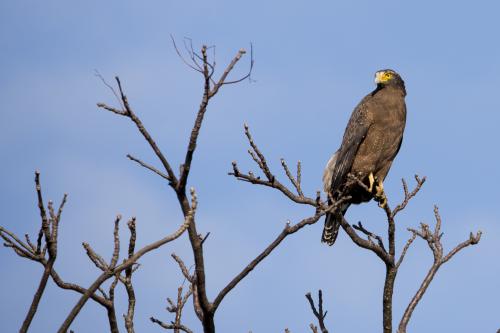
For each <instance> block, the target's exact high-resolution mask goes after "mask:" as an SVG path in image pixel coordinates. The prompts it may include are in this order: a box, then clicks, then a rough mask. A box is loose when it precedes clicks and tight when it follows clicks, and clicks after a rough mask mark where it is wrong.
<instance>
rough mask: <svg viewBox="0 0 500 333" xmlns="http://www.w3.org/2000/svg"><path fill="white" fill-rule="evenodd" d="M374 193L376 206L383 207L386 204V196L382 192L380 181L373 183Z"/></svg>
mask: <svg viewBox="0 0 500 333" xmlns="http://www.w3.org/2000/svg"><path fill="white" fill-rule="evenodd" d="M375 190H376V193H375V195H374V197H375V200H376V201H378V206H379V207H381V208H384V207H385V206H386V205H387V197H386V195H385V192H384V183H383V182H382V181H379V180H377V184H376V185H375Z"/></svg>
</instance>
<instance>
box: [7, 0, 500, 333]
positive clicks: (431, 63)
mask: <svg viewBox="0 0 500 333" xmlns="http://www.w3.org/2000/svg"><path fill="white" fill-rule="evenodd" d="M499 10H500V6H499V5H498V3H496V2H495V1H475V2H474V3H473V2H470V1H453V2H452V1H440V2H436V1H418V2H416V1H413V2H403V1H395V0H394V1H377V2H374V1H368V0H367V1H342V2H339V1H314V2H299V1H297V2H290V1H286V2H285V1H274V2H266V1H253V2H245V3H243V2H236V3H235V2H234V1H214V2H195V1H182V2H175V3H174V2H170V1H148V2H133V1H107V2H106V3H103V2H102V1H85V2H78V3H77V2H67V1H44V2H38V1H7V0H6V1H2V2H1V3H0V45H1V49H2V52H0V69H1V73H2V74H1V75H0V153H1V155H2V156H3V159H2V163H1V164H0V175H1V184H2V188H1V190H0V202H1V207H2V212H3V218H2V222H1V225H3V226H5V227H7V228H9V229H11V230H13V231H15V232H17V233H18V234H20V235H22V234H24V233H30V234H32V235H33V234H35V233H36V231H37V227H38V225H39V216H38V212H37V209H36V197H35V192H34V186H33V172H34V170H35V169H39V170H40V171H41V172H42V182H43V185H44V190H45V197H46V199H48V198H51V199H53V200H59V199H60V197H62V194H63V193H64V192H68V193H69V201H68V204H67V207H66V210H65V212H64V215H63V221H62V224H61V230H60V237H59V238H60V244H59V245H60V252H59V257H58V260H57V263H56V268H57V270H58V271H59V272H60V274H61V276H62V277H63V278H64V279H65V280H67V281H71V282H78V283H80V284H82V285H84V286H87V285H89V284H90V283H91V282H92V281H93V279H94V278H95V276H96V275H97V274H98V272H97V271H96V269H95V267H94V266H93V265H92V264H91V263H90V261H89V260H88V259H87V258H86V256H85V254H84V251H83V249H82V247H81V243H82V242H83V241H86V242H89V243H90V244H92V245H93V246H94V248H95V249H96V250H97V251H99V252H100V253H102V254H103V255H106V256H109V254H110V253H111V247H112V224H113V219H114V216H115V215H116V214H117V213H121V214H123V216H124V218H129V217H130V216H137V226H138V244H139V245H144V244H147V243H149V242H151V241H153V240H156V239H157V237H158V235H161V234H164V233H166V232H169V231H170V230H173V229H174V228H175V226H176V225H177V224H178V223H180V221H181V214H180V211H179V208H178V205H177V203H176V199H175V197H174V195H173V193H172V192H171V190H170V189H169V188H168V187H167V186H165V184H164V183H163V182H162V181H161V179H159V178H157V177H155V176H154V175H152V174H150V173H148V172H147V171H146V170H142V169H141V168H138V167H137V166H136V165H134V164H132V163H131V162H130V161H128V160H127V159H126V158H125V155H126V154H127V153H131V154H134V155H136V156H138V157H140V158H143V159H144V160H146V161H151V162H155V163H156V161H155V160H154V156H153V154H152V153H151V151H150V149H149V147H148V146H147V145H146V143H145V142H144V140H143V139H142V138H141V137H140V135H139V134H138V133H137V131H136V129H135V128H134V127H133V126H132V124H131V123H130V122H129V121H127V120H126V119H124V118H120V117H117V116H115V115H112V114H109V113H105V112H103V111H101V110H98V109H97V108H96V106H95V104H96V103H97V102H107V103H110V104H111V103H114V98H113V96H112V95H111V94H110V92H109V91H108V90H107V88H106V87H104V86H103V85H102V83H101V82H100V81H99V79H98V78H96V77H95V75H94V71H95V70H98V71H99V72H100V73H101V74H102V75H103V76H105V77H106V78H108V79H109V80H110V81H111V80H112V78H113V76H114V75H119V76H120V77H121V79H122V82H123V84H124V86H125V89H126V92H127V94H128V97H129V99H130V102H131V104H132V106H133V107H134V109H135V111H136V113H137V114H138V115H140V117H141V118H142V119H143V121H144V123H145V124H146V126H147V127H148V128H149V129H150V132H151V133H152V134H153V135H154V137H155V138H156V140H157V142H158V143H159V144H160V146H161V148H162V149H163V150H164V151H165V153H166V155H167V156H168V158H169V159H170V160H171V162H172V164H173V165H175V166H177V165H178V164H179V163H180V161H181V159H182V156H183V154H184V151H185V148H186V145H187V139H188V134H189V131H190V128H191V126H192V123H193V121H194V117H195V112H196V109H197V106H198V105H199V101H200V98H201V93H202V81H201V77H200V76H199V75H198V74H197V73H194V72H192V71H191V70H189V69H188V68H187V67H185V66H184V65H183V64H182V62H181V61H180V60H179V58H178V57H177V55H176V54H175V51H174V49H173V47H172V44H171V42H170V37H169V35H170V34H172V35H173V36H175V37H176V38H177V39H179V40H182V38H183V37H184V36H186V37H190V38H192V40H193V41H194V43H195V45H201V44H202V43H206V44H207V45H217V49H216V56H217V62H218V64H219V66H220V67H219V68H222V67H223V66H224V64H225V63H226V62H227V61H229V60H230V59H231V58H232V56H233V55H234V54H235V53H236V51H237V50H238V49H239V48H241V47H245V48H248V46H249V44H250V42H252V43H253V45H254V52H255V68H254V73H253V79H254V80H255V82H253V83H248V82H243V83H241V84H239V85H233V86H227V87H224V89H223V90H222V91H221V92H220V94H219V95H218V96H217V97H216V98H214V100H213V101H212V103H211V104H210V107H209V110H208V113H207V117H206V122H205V124H204V127H203V129H202V132H201V136H200V143H199V145H198V150H197V152H196V155H195V159H194V166H193V170H192V175H191V178H190V183H189V185H190V186H194V187H196V189H197V191H198V196H199V200H200V204H199V212H198V228H199V229H200V230H201V231H203V232H207V231H210V232H211V236H210V238H209V239H208V240H207V243H206V261H207V274H208V290H209V296H210V297H212V298H213V297H214V296H215V295H216V292H217V291H218V290H220V288H221V287H223V286H224V285H225V284H226V283H227V282H228V281H229V280H230V279H231V278H232V277H233V276H234V275H235V274H237V273H238V272H239V271H240V270H241V269H242V268H243V267H244V266H245V265H246V264H247V263H248V262H249V261H250V260H251V259H253V257H255V256H256V255H257V254H258V253H259V252H260V251H261V250H262V249H263V248H264V247H265V246H266V245H267V244H268V243H269V242H270V241H271V240H272V239H274V237H275V236H276V235H277V234H278V233H279V232H280V231H281V229H282V227H283V225H284V223H285V221H286V220H288V219H290V220H291V221H294V222H296V221H298V220H300V219H301V218H303V217H306V216H308V214H311V213H312V212H311V211H310V210H308V209H306V208H304V207H297V206H295V205H293V204H291V203H290V202H288V201H287V200H286V199H285V198H284V197H282V196H280V195H279V194H278V193H275V192H273V191H271V190H269V189H265V188H257V187H255V186H250V185H248V184H244V183H238V182H236V181H235V180H234V179H232V178H230V177H228V176H227V175H226V173H227V171H229V170H230V165H231V161H232V160H238V161H239V164H240V167H241V169H242V170H250V169H253V170H254V171H255V166H254V165H252V163H251V160H250V159H249V157H248V156H247V154H246V149H247V146H246V142H245V138H244V135H243V130H242V128H243V126H242V125H243V123H244V122H247V123H248V124H249V125H250V127H251V129H252V132H253V134H254V137H255V140H256V141H257V142H258V143H259V144H260V147H261V148H262V150H263V151H264V152H265V154H266V156H267V157H268V160H269V162H270V164H271V166H272V168H273V169H274V171H275V172H276V173H277V174H279V173H280V164H279V159H280V158H281V157H284V158H286V159H287V160H288V161H289V163H290V164H294V163H295V161H296V160H299V159H300V160H301V161H302V164H303V183H304V185H303V187H304V190H305V191H306V192H307V193H309V194H310V195H312V194H313V193H314V192H315V190H317V189H319V188H320V186H321V184H320V182H321V174H322V169H323V167H324V165H325V163H326V161H327V160H328V157H329V155H330V154H331V153H333V152H334V151H335V150H336V149H337V148H338V145H339V143H340V140H341V137H342V134H343V130H344V127H345V124H346V122H347V119H348V117H349V115H350V113H351V110H352V109H353V107H354V106H355V105H356V103H357V102H358V101H359V100H360V99H361V98H362V97H363V96H364V95H365V94H367V93H368V92H370V91H371V90H372V89H373V73H374V72H375V71H376V70H378V69H381V68H393V69H396V70H397V71H398V72H399V73H400V74H401V75H402V76H403V78H404V79H405V81H406V86H407V90H408V96H407V106H408V121H407V127H406V132H405V139H404V142H403V146H402V149H401V152H400V154H399V155H398V157H397V159H396V161H395V163H394V165H393V167H392V170H391V172H390V174H389V176H388V179H387V180H386V190H387V192H388V195H389V200H390V202H392V203H394V202H397V201H398V200H399V198H400V197H401V186H400V179H401V178H402V177H405V178H406V179H407V180H409V181H411V180H412V178H413V175H414V174H415V173H418V174H420V175H426V176H427V177H428V183H427V184H426V185H425V186H424V189H423V190H422V192H421V193H420V194H419V195H418V197H417V198H416V199H415V200H414V202H412V204H411V206H410V207H409V208H408V209H407V210H406V211H405V212H404V213H402V214H401V216H400V218H399V220H398V239H397V241H398V248H399V249H401V247H402V244H404V242H405V240H406V239H407V237H408V236H409V235H408V234H407V232H406V228H407V227H410V226H417V225H418V223H419V222H421V221H426V222H428V223H432V222H433V213H432V207H433V204H438V205H439V207H440V209H441V214H442V217H443V223H444V225H443V230H444V232H445V235H444V243H445V246H448V248H449V247H450V246H452V245H453V246H454V245H455V244H456V243H458V242H460V241H462V240H464V239H465V238H466V237H467V236H468V234H469V231H475V230H479V229H480V230H482V231H483V232H484V235H483V238H482V240H481V243H480V244H479V245H478V246H476V247H474V248H468V249H466V250H464V251H463V252H462V253H460V254H458V255H457V257H456V258H455V259H454V260H452V261H451V262H449V263H448V264H446V265H445V266H443V267H442V268H441V270H440V271H439V273H438V275H437V277H436V279H435V281H434V282H433V284H432V285H431V287H430V288H429V290H428V292H427V294H426V295H425V296H424V298H423V300H422V302H421V304H420V305H419V307H417V309H416V311H415V313H414V316H413V320H412V322H411V324H410V327H409V330H410V331H411V332H429V331H434V332H435V331H452V332H471V331H477V332H494V331H496V329H498V328H500V322H499V321H498V310H499V308H498V299H499V297H500V285H499V282H498V281H500V265H499V264H498V263H499V260H498V253H500V226H499V224H498V222H499V220H500V212H499V208H498V205H499V203H500V200H499V196H498V191H497V188H498V186H497V184H496V183H497V182H496V180H497V179H498V176H497V172H498V170H499V169H500V168H499V165H500V155H499V154H498V138H497V133H498V129H497V126H498V123H500V115H499V111H500V105H499V104H500V103H499V101H498V98H497V96H498V91H499V90H498V89H499V87H500V44H499V43H498V31H499V29H500V23H499V21H498V12H499ZM247 65H248V63H247V62H246V63H245V61H243V63H242V65H241V66H240V67H238V69H237V70H236V71H235V75H237V74H241V73H244V72H245V71H246V69H247ZM176 169H177V167H176ZM348 218H349V220H350V221H351V222H353V223H354V222H357V221H359V220H360V221H363V223H364V225H365V226H367V227H369V228H371V229H373V230H377V231H380V232H382V231H383V230H384V218H383V214H382V212H381V211H380V210H379V209H378V208H376V205H375V204H374V203H370V204H365V205H362V206H356V207H352V208H351V209H350V211H349V214H348ZM123 229H124V230H123V237H124V238H125V237H126V234H127V233H126V230H125V229H126V228H123ZM321 229H322V223H321V222H320V223H317V224H316V225H314V226H312V227H309V228H306V229H304V230H303V231H301V232H300V233H298V234H296V235H293V236H291V237H290V238H289V239H287V240H286V241H285V242H284V244H283V245H282V246H281V247H280V248H279V249H277V250H276V251H275V252H274V253H273V254H272V255H271V256H270V257H268V258H267V259H266V260H265V261H264V262H263V263H262V264H261V265H260V266H259V267H258V268H257V269H256V270H255V271H254V272H252V273H251V274H250V276H249V277H248V278H247V279H245V280H244V281H243V282H242V283H241V285H239V286H238V287H237V288H236V289H235V290H234V291H233V292H232V293H231V294H230V295H229V296H228V297H227V298H226V299H225V300H224V302H223V303H222V305H221V307H220V309H219V311H218V313H217V316H216V323H217V326H218V329H219V331H220V332H248V331H249V330H252V331H253V332H280V331H283V329H284V328H285V327H288V328H290V329H291V330H292V332H304V331H307V327H308V325H309V323H310V322H311V321H312V320H313V316H312V314H311V313H310V310H309V308H308V305H307V302H306V299H305V298H304V294H305V293H306V292H308V291H312V292H315V290H317V289H319V288H321V289H323V291H324V294H325V302H326V305H325V306H326V308H327V309H328V310H329V314H328V317H327V322H328V325H329V327H330V328H331V330H332V331H333V330H334V331H336V332H362V331H365V332H366V331H371V332H373V331H377V330H380V326H381V292H382V284H383V275H384V267H383V265H382V263H381V262H379V261H378V259H377V258H376V257H374V255H373V254H372V253H368V252H366V251H364V250H362V249H359V248H357V247H355V246H353V244H352V243H351V242H350V241H349V240H348V239H347V238H346V236H345V235H344V234H342V235H341V236H340V237H339V240H338V241H337V243H336V244H335V247H333V248H330V247H326V246H323V245H322V244H320V242H319V239H320V234H321ZM172 252H176V253H177V254H179V255H180V256H182V257H183V258H184V259H185V261H186V263H188V264H191V263H192V257H191V253H190V250H189V247H188V244H187V239H186V237H183V238H182V239H181V240H180V241H178V242H176V243H173V244H170V245H168V246H166V247H164V248H162V249H161V250H160V251H158V252H156V253H153V254H151V255H148V256H147V257H145V258H144V259H143V260H141V263H142V264H143V265H142V267H141V269H140V270H139V271H137V273H136V275H135V281H136V288H137V289H138V290H139V292H138V304H137V311H136V327H137V331H148V332H155V331H160V329H159V328H158V327H155V326H153V325H152V324H151V323H150V322H149V320H148V318H149V317H150V316H155V317H158V318H161V319H163V320H170V319H171V318H172V317H171V316H170V314H168V313H167V312H166V311H165V310H164V309H165V306H166V301H165V300H166V297H173V296H175V293H176V288H177V286H178V285H179V284H180V283H181V282H182V276H181V274H180V273H179V271H178V269H177V267H176V266H175V265H174V263H173V262H172V260H171V259H170V257H169V254H170V253H172ZM431 262H432V256H431V253H430V252H429V250H428V249H427V247H426V246H425V244H423V242H422V241H417V242H416V243H415V246H414V247H413V248H412V249H411V250H410V252H409V254H408V256H407V259H406V261H405V263H404V264H403V266H402V268H401V271H400V274H399V276H398V280H397V282H396V294H395V298H394V302H395V310H394V320H395V322H398V320H399V318H400V316H401V314H402V312H403V310H404V308H405V306H406V304H407V303H408V301H409V300H410V298H411V297H412V295H413V294H414V292H415V291H416V289H417V287H418V286H419V284H420V282H421V279H422V278H423V276H424V274H425V272H426V270H427V268H428V267H430V264H431ZM0 263H1V265H2V274H1V281H2V283H1V284H0V293H1V294H2V295H3V296H2V302H1V303H0V321H1V322H2V325H3V330H4V331H5V332H14V331H16V330H17V329H19V327H20V324H21V322H22V320H23V318H24V315H25V313H26V310H27V308H28V306H29V303H30V302H31V299H32V295H33V293H34V290H35V289H36V286H37V284H38V281H39V276H40V274H41V267H38V266H36V265H35V264H33V263H31V262H27V261H26V260H21V259H19V258H17V257H16V256H15V255H14V254H13V253H12V252H11V251H9V250H8V249H2V250H1V251H0ZM120 295H121V296H120V300H119V309H118V313H119V314H120V313H123V312H125V307H124V298H123V296H124V293H123V290H121V289H120ZM76 300H77V295H75V294H72V293H71V292H68V291H61V290H59V289H57V288H56V287H55V286H54V285H53V284H52V283H49V287H48V289H47V291H46V294H45V296H44V298H43V300H42V302H41V304H40V310H39V312H38V313H37V315H36V317H35V319H34V322H33V326H32V332H50V331H54V330H55V329H56V328H57V327H58V326H59V325H60V323H61V322H62V320H63V319H64V317H65V316H66V315H67V313H68V312H69V310H70V308H71V307H72V306H73V305H74V303H75V302H76ZM185 319H186V324H187V325H188V326H190V327H191V328H192V329H194V330H195V331H199V330H200V327H199V324H198V322H197V320H196V319H195V316H194V315H193V313H192V310H191V306H189V307H187V311H186V314H185ZM106 325H107V321H106V317H105V313H104V312H103V311H102V310H101V308H100V307H99V306H97V305H94V304H92V303H89V304H88V305H87V307H86V308H85V309H84V310H83V312H82V313H81V315H80V316H79V317H78V318H77V320H76V321H75V322H74V325H73V329H74V330H75V331H76V332H95V331H103V330H104V328H107V326H106ZM122 329H123V330H124V328H122Z"/></svg>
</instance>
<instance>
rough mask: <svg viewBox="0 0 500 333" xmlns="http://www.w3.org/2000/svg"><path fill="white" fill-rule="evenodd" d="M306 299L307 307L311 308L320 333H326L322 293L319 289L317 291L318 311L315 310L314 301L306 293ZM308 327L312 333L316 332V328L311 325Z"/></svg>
mask: <svg viewBox="0 0 500 333" xmlns="http://www.w3.org/2000/svg"><path fill="white" fill-rule="evenodd" d="M306 298H307V300H308V301H309V305H310V306H311V310H312V312H313V313H314V316H315V317H316V319H317V320H318V324H319V328H320V329H321V333H328V330H327V328H326V326H325V317H326V314H327V313H328V311H325V312H323V292H322V291H321V289H320V290H318V309H316V306H315V305H314V300H313V298H312V296H311V293H307V294H306ZM310 327H311V330H312V331H313V332H314V333H316V332H317V328H316V327H315V326H314V325H313V324H311V325H310Z"/></svg>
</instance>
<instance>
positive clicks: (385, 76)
mask: <svg viewBox="0 0 500 333" xmlns="http://www.w3.org/2000/svg"><path fill="white" fill-rule="evenodd" d="M391 77H392V73H390V72H385V73H384V78H385V79H390V78H391Z"/></svg>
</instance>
